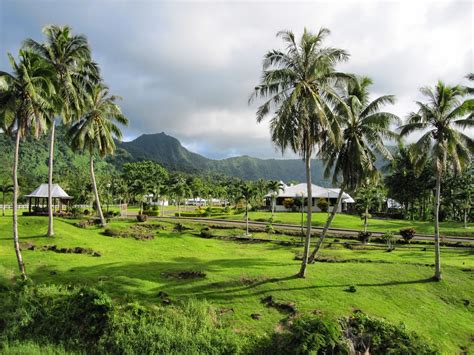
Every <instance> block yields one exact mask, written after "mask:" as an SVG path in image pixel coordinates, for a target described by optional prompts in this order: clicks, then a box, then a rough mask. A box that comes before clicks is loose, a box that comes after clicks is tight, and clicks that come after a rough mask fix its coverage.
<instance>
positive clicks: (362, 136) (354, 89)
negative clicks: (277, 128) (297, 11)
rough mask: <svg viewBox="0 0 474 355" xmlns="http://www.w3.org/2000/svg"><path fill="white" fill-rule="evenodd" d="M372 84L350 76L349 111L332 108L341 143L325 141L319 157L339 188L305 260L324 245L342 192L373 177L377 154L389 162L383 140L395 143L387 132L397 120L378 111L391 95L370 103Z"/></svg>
mask: <svg viewBox="0 0 474 355" xmlns="http://www.w3.org/2000/svg"><path fill="white" fill-rule="evenodd" d="M370 85H372V80H371V79H370V78H368V77H357V76H354V77H353V78H352V80H349V81H348V82H347V85H346V88H345V94H344V97H343V99H344V102H345V104H346V107H348V108H349V110H346V107H343V106H342V105H336V107H335V115H336V118H337V124H338V125H339V127H340V129H339V131H340V132H341V135H342V137H341V138H342V139H341V140H340V141H338V142H337V144H333V141H331V140H329V141H327V142H325V144H323V145H322V149H321V151H320V155H321V157H322V158H323V160H324V161H325V165H326V169H325V175H326V176H327V177H328V176H330V175H331V174H332V182H333V184H335V185H336V186H339V193H338V196H337V200H336V205H335V206H334V207H333V209H332V211H331V214H330V215H329V217H328V219H327V221H326V224H325V226H324V229H323V231H322V233H321V236H320V238H319V240H318V242H317V243H316V246H315V248H314V250H313V252H312V253H311V256H310V258H309V260H310V262H313V261H314V258H315V256H316V254H317V253H318V250H319V248H320V247H321V245H322V243H323V242H324V238H325V237H326V234H327V231H328V229H329V227H330V226H331V223H332V221H333V220H334V217H335V215H336V213H337V210H338V209H339V206H340V204H341V201H342V197H343V194H344V190H345V189H348V190H351V191H354V190H356V189H357V187H359V186H360V185H361V184H362V183H364V182H365V181H366V180H367V179H368V178H373V177H374V176H375V175H376V173H377V168H376V166H375V160H376V156H377V154H379V155H382V156H383V157H384V158H385V159H389V160H391V159H392V155H391V154H390V151H389V150H387V148H385V146H384V140H385V139H396V138H397V137H398V135H397V134H396V133H395V132H393V131H391V130H390V126H391V125H393V124H399V122H400V119H399V118H398V116H396V115H394V114H392V113H389V112H383V111H380V110H381V109H382V107H383V106H384V105H386V104H393V103H394V102H395V97H394V96H393V95H384V96H380V97H378V98H376V99H374V100H372V101H371V100H370V94H369V87H370Z"/></svg>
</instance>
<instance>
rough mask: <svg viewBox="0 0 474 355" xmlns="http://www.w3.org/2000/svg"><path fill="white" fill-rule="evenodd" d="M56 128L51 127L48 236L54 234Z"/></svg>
mask: <svg viewBox="0 0 474 355" xmlns="http://www.w3.org/2000/svg"><path fill="white" fill-rule="evenodd" d="M54 130H55V124H54V120H53V125H52V127H51V137H50V141H49V162H48V169H49V172H48V233H47V236H48V237H52V236H54V228H53V196H52V194H53V159H54Z"/></svg>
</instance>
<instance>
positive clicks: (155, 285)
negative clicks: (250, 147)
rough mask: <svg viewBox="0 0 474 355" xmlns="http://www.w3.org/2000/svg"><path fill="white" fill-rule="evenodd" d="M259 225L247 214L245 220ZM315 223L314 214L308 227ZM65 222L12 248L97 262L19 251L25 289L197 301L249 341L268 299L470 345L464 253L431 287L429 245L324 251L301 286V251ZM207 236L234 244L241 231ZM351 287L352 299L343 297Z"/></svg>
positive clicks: (277, 316)
mask: <svg viewBox="0 0 474 355" xmlns="http://www.w3.org/2000/svg"><path fill="white" fill-rule="evenodd" d="M264 216H266V214H254V215H253V218H264ZM277 216H278V218H281V217H280V216H285V217H286V216H288V217H293V215H292V214H279V215H277ZM295 216H296V215H295ZM234 217H235V216H234ZM322 217H323V215H321V214H318V221H319V220H321V218H322ZM339 217H340V218H341V217H342V218H347V217H348V216H339ZM281 221H282V222H287V221H288V220H283V219H282V220H281ZM75 222H76V221H73V220H60V219H58V220H56V222H55V226H56V236H55V237H54V238H51V239H48V238H46V237H43V235H44V234H45V232H46V226H47V219H46V218H40V217H22V218H20V235H21V236H22V237H21V241H22V242H29V243H34V244H35V245H37V246H43V245H46V244H55V245H57V246H58V247H76V246H81V247H87V248H91V249H93V250H96V251H99V252H100V253H101V254H102V256H101V257H92V256H90V255H79V254H59V253H54V252H51V251H39V250H34V251H29V250H25V251H23V256H24V259H25V261H26V267H27V271H28V272H29V275H30V277H31V278H32V279H33V280H34V282H35V283H59V284H89V285H93V286H95V287H99V288H101V289H103V290H105V291H106V292H107V293H109V294H110V295H111V296H112V297H113V298H114V299H115V300H117V301H119V302H121V301H130V300H135V301H138V302H142V303H145V304H147V305H150V306H151V305H153V304H156V303H159V302H160V299H159V296H158V293H159V292H160V291H165V292H166V293H168V294H169V295H170V296H171V298H172V299H184V298H197V299H207V300H208V301H209V302H210V303H211V304H213V305H214V306H215V307H216V308H218V309H221V308H223V309H230V308H232V309H233V310H234V312H227V313H226V312H224V314H223V315H222V318H223V320H224V321H225V322H228V323H229V324H230V325H231V326H232V328H233V329H235V330H236V331H239V332H242V333H246V332H256V333H257V334H262V333H263V332H267V331H271V330H273V329H274V328H275V326H276V325H277V323H278V322H279V321H280V320H281V319H283V318H284V317H285V315H284V314H282V313H279V312H278V311H276V310H275V309H273V308H267V307H265V306H264V305H262V303H261V302H260V299H261V298H262V297H264V296H267V295H273V296H274V297H276V298H277V299H280V300H285V301H293V302H295V303H296V306H297V308H298V310H300V311H312V310H322V311H324V312H326V313H327V314H329V315H337V316H339V315H348V314H349V313H350V312H351V311H352V310H353V309H361V310H363V311H365V312H367V313H369V314H371V315H376V316H381V317H385V318H387V319H388V320H390V321H393V322H401V321H403V322H405V323H406V325H407V327H408V328H409V329H411V330H415V331H417V332H419V333H420V334H421V335H422V336H424V337H426V338H428V339H429V340H431V341H432V342H433V343H435V344H436V345H437V346H438V347H440V348H441V350H443V351H444V352H446V353H457V352H459V349H460V346H469V342H470V341H471V346H472V336H473V333H472V329H474V316H473V314H474V313H473V301H474V279H473V270H474V258H473V255H474V252H473V250H472V249H466V248H446V247H444V248H443V249H442V254H443V259H442V261H443V267H444V281H443V282H441V283H434V282H431V281H430V277H431V276H432V273H433V270H432V267H431V266H428V265H431V264H432V262H433V250H432V248H431V247H429V246H428V247H426V250H424V249H423V248H425V246H420V245H413V246H398V247H397V249H396V250H395V251H393V252H391V253H387V252H385V250H384V249H383V248H381V247H376V246H367V247H362V246H361V247H357V248H355V249H353V250H349V249H346V248H344V247H343V246H342V245H341V244H337V243H333V244H332V245H331V246H330V247H328V246H326V248H324V250H323V253H322V256H323V257H324V258H327V259H332V260H333V261H337V262H318V263H316V264H314V265H311V266H310V267H309V270H308V277H307V278H306V279H295V278H293V275H294V274H295V273H296V272H297V270H298V268H299V263H300V262H299V261H297V260H294V256H295V253H296V252H298V251H300V250H301V248H295V247H288V246H281V245H276V244H273V243H244V242H236V241H229V240H217V239H203V238H199V237H197V236H196V235H194V233H198V232H199V230H200V228H201V226H200V225H198V224H188V226H189V227H191V228H194V230H189V231H185V232H183V233H177V232H173V231H172V228H173V224H172V223H171V222H169V223H168V222H160V224H161V225H163V226H164V227H165V228H166V229H164V230H159V231H153V233H154V234H155V239H153V240H147V241H139V240H135V239H130V238H112V237H106V236H104V235H102V230H100V229H98V228H92V229H81V228H78V227H76V226H75V225H74V223H75ZM340 222H341V220H339V223H340ZM133 225H135V223H134V222H133V221H132V220H125V221H113V222H112V223H111V225H110V227H111V228H114V229H118V230H126V229H129V228H131V227H132V226H133ZM10 228H11V218H8V217H4V218H2V217H0V232H1V233H0V260H2V261H1V264H0V274H1V275H2V282H11V279H12V278H13V277H14V276H15V275H16V274H17V266H16V260H15V256H14V251H13V248H12V241H11V236H10V235H11V229H10ZM216 232H217V233H221V235H236V234H240V233H241V232H242V231H240V230H220V231H217V230H216ZM256 236H258V235H256ZM331 241H332V240H331V239H329V242H331ZM342 261H348V262H342ZM368 261H370V262H368ZM180 271H202V272H204V273H205V274H206V277H204V278H198V279H187V280H182V279H176V278H173V277H169V275H170V274H173V273H176V272H180ZM351 285H354V286H355V287H356V289H357V292H355V293H350V292H346V291H345V290H346V289H347V288H348V287H349V286H351ZM467 301H469V302H467ZM467 303H469V304H468V305H466V304H467ZM252 313H260V314H262V318H261V320H258V321H256V320H253V319H252V318H251V317H250V314H252ZM447 314H449V317H446V315H447ZM470 339H471V340H470Z"/></svg>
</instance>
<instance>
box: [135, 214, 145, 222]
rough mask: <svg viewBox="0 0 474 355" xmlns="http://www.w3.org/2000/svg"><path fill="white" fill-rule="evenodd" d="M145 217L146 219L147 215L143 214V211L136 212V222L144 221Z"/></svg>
mask: <svg viewBox="0 0 474 355" xmlns="http://www.w3.org/2000/svg"><path fill="white" fill-rule="evenodd" d="M147 219H148V216H147V215H146V214H143V213H140V214H137V221H138V222H146V220H147Z"/></svg>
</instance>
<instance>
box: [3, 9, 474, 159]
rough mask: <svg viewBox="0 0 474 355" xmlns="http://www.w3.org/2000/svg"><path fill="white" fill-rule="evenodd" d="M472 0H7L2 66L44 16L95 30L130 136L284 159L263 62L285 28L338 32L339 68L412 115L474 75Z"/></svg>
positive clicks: (210, 153)
mask: <svg viewBox="0 0 474 355" xmlns="http://www.w3.org/2000/svg"><path fill="white" fill-rule="evenodd" d="M473 11H474V9H473V2H471V1H436V2H433V1H413V0H411V1H329V2H320V1H311V2H295V1H291V2H290V1H278V2H275V1H258V2H257V1H255V2H249V1H232V2H231V1H214V2H213V1H206V2H204V1H187V2H183V1H166V2H160V1H151V0H150V1H148V0H135V1H131V0H130V1H127V0H91V1H88V0H80V1H76V0H68V1H65V0H28V1H26V0H0V70H7V71H8V70H9V64H8V59H7V52H11V53H12V54H14V55H16V54H17V53H18V49H19V48H20V46H21V42H22V41H23V40H24V39H25V38H29V37H30V38H33V39H35V40H38V41H41V40H42V39H43V35H42V33H41V28H42V27H43V26H45V25H47V24H58V25H66V24H67V25H70V26H71V27H72V28H73V31H74V32H75V33H81V34H84V35H86V36H87V38H88V40H89V42H90V45H91V47H92V51H93V58H94V60H95V61H97V62H98V63H99V65H100V67H101V70H102V74H103V77H104V80H105V82H106V83H107V85H108V86H109V87H110V89H111V91H112V92H113V93H114V94H117V95H120V96H122V98H123V100H122V101H121V103H120V104H121V107H122V109H123V111H124V113H125V114H126V116H127V117H128V118H129V120H130V124H129V126H128V127H126V128H124V130H123V131H124V137H125V139H124V140H131V139H134V138H136V137H138V136H139V135H141V134H144V133H147V134H148V133H159V132H165V133H166V134H169V135H171V136H174V137H176V138H178V139H179V140H180V141H181V142H182V144H183V145H184V146H185V147H187V148H188V149H190V150H192V151H194V152H197V153H200V154H202V155H204V156H207V157H210V158H215V159H222V158H227V157H230V156H237V155H250V156H255V157H259V158H282V157H283V158H291V157H294V156H293V155H292V154H289V153H287V154H285V155H283V156H282V154H281V152H280V151H277V150H276V149H275V148H274V147H273V146H272V144H271V140H270V133H269V127H268V122H263V123H260V124H257V122H256V120H255V111H256V108H257V106H258V104H259V102H258V101H257V102H256V103H253V104H251V105H249V104H248V98H249V96H250V94H251V92H252V90H253V88H254V87H255V86H256V85H257V84H258V83H259V79H260V75H261V72H262V59H263V56H264V54H265V53H266V52H267V51H269V50H271V49H283V44H282V41H281V39H279V38H277V37H276V33H277V32H278V31H280V30H291V31H293V32H295V34H296V35H297V36H299V35H300V34H301V33H302V31H303V29H304V28H305V27H306V28H307V29H309V30H311V31H313V32H316V31H317V30H319V28H321V27H326V28H328V29H330V31H331V35H330V36H329V37H328V39H327V41H326V45H327V46H333V47H338V48H342V49H345V50H346V51H348V52H349V54H350V56H351V57H350V60H349V61H348V62H346V63H343V64H341V65H338V67H337V69H338V70H340V71H345V72H351V73H356V74H359V75H368V76H370V77H371V78H372V79H373V81H374V85H373V86H372V89H371V93H372V95H373V97H374V98H375V97H376V96H380V95H385V94H394V95H396V97H397V102H396V104H395V105H393V106H388V107H386V110H387V111H390V112H393V113H395V114H397V115H399V116H400V117H402V118H404V117H406V115H407V114H408V113H409V112H410V111H413V110H415V109H416V106H415V104H414V101H415V100H420V99H422V96H421V95H420V93H419V88H420V87H422V86H427V85H431V86H432V85H434V84H435V83H436V81H437V80H443V81H446V82H447V83H449V84H459V83H461V84H466V81H465V79H464V76H465V75H466V74H467V73H469V72H473V71H474V69H473V63H474V57H473V48H474V43H473V39H474V38H473V37H474V34H473V33H474V23H473V20H474V19H473V16H474V15H473Z"/></svg>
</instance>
